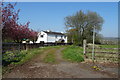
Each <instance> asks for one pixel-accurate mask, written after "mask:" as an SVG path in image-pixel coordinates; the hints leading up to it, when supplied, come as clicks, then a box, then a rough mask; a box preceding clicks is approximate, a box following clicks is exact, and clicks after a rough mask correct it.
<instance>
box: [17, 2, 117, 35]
mask: <svg viewBox="0 0 120 80" xmlns="http://www.w3.org/2000/svg"><path fill="white" fill-rule="evenodd" d="M15 8H16V9H21V10H20V13H19V22H20V23H23V24H24V23H26V22H27V21H30V26H29V28H31V29H33V30H36V31H40V30H52V31H56V32H65V25H64V22H65V20H64V18H65V17H66V16H71V15H73V14H75V13H76V12H77V11H80V10H82V11H84V12H87V11H88V10H89V11H93V12H97V13H98V14H99V15H100V16H101V17H103V19H104V24H103V26H102V31H101V32H100V34H102V35H103V36H104V37H117V36H118V3H117V2H18V3H17V5H16V7H15Z"/></svg>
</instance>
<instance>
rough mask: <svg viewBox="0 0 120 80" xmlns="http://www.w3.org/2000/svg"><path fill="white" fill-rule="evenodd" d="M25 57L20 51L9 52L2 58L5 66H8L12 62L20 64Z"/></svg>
mask: <svg viewBox="0 0 120 80" xmlns="http://www.w3.org/2000/svg"><path fill="white" fill-rule="evenodd" d="M24 56H25V54H23V53H21V52H19V51H15V52H12V51H7V52H5V53H4V54H3V57H2V61H3V65H4V66H5V65H8V64H10V63H12V62H19V61H20V60H21V59H22V58H23V57H24Z"/></svg>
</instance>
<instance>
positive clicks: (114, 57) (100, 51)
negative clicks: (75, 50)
mask: <svg viewBox="0 0 120 80" xmlns="http://www.w3.org/2000/svg"><path fill="white" fill-rule="evenodd" d="M118 49H119V48H95V51H94V53H95V57H94V58H95V61H100V62H115V63H118V60H119V57H118V56H119V55H120V54H119V52H118ZM85 53H86V55H87V57H88V59H92V48H89V47H87V48H86V52H85Z"/></svg>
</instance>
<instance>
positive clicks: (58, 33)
mask: <svg viewBox="0 0 120 80" xmlns="http://www.w3.org/2000/svg"><path fill="white" fill-rule="evenodd" d="M44 32H45V33H47V34H57V35H65V34H64V33H60V32H52V31H50V32H48V31H44Z"/></svg>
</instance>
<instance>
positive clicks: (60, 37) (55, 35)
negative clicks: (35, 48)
mask: <svg viewBox="0 0 120 80" xmlns="http://www.w3.org/2000/svg"><path fill="white" fill-rule="evenodd" d="M41 42H44V43H47V42H52V43H54V42H64V43H67V36H66V35H65V34H64V33H62V32H61V33H60V32H52V31H49V30H47V31H40V32H39V33H38V39H37V41H36V43H41Z"/></svg>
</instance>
